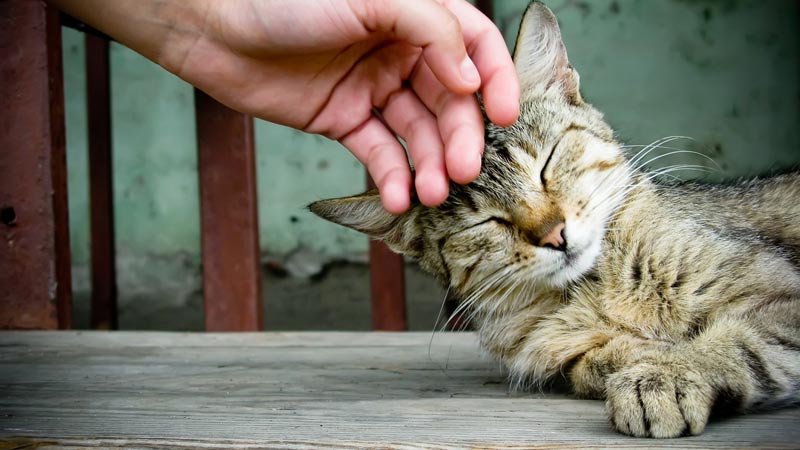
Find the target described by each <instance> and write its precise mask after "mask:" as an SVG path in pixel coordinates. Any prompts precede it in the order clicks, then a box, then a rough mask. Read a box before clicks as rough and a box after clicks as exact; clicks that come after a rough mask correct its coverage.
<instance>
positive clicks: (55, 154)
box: [0, 0, 72, 329]
mask: <svg viewBox="0 0 800 450" xmlns="http://www.w3.org/2000/svg"><path fill="white" fill-rule="evenodd" d="M0 55H2V58H0V105H2V108H0V116H1V117H2V118H0V149H2V150H0V239H1V241H0V286H2V289H0V328H23V329H28V328H69V327H70V325H71V322H72V282H71V279H70V276H71V275H70V250H69V220H68V216H67V167H66V164H67V162H66V153H65V134H64V133H65V132H64V92H63V75H62V66H61V26H60V23H59V16H58V13H57V12H56V11H55V10H54V9H53V8H51V7H48V6H47V4H46V3H44V2H43V1H40V0H37V1H27V0H8V1H3V2H0Z"/></svg>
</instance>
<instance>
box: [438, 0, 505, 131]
mask: <svg viewBox="0 0 800 450" xmlns="http://www.w3.org/2000/svg"><path fill="white" fill-rule="evenodd" d="M445 6H447V8H448V9H450V11H452V12H453V14H454V15H455V16H456V17H457V18H458V20H459V22H460V23H461V28H462V33H463V39H464V42H465V44H466V47H467V50H468V51H469V54H470V56H471V57H472V60H473V61H474V62H475V65H476V66H477V68H478V71H479V72H480V74H481V80H482V85H481V92H482V94H483V104H484V107H485V108H486V115H487V116H488V117H489V120H491V121H492V122H494V123H496V124H497V125H500V126H509V125H511V124H513V123H514V122H515V121H516V120H517V117H518V116H519V98H520V86H519V79H518V77H517V71H516V69H515V68H514V62H513V61H512V60H511V55H510V54H509V52H508V48H507V47H506V43H505V40H504V39H503V35H502V34H500V30H498V29H497V27H496V26H495V25H494V23H493V22H492V21H491V20H489V18H488V17H486V16H485V15H484V14H483V13H482V12H480V11H479V10H478V9H477V8H475V7H474V6H472V5H471V4H469V3H467V2H465V1H463V0H448V1H445Z"/></svg>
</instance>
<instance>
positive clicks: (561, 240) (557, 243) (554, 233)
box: [539, 222, 567, 251]
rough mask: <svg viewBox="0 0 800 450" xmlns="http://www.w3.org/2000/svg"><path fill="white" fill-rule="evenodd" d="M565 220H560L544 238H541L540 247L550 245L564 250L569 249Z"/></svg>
mask: <svg viewBox="0 0 800 450" xmlns="http://www.w3.org/2000/svg"><path fill="white" fill-rule="evenodd" d="M565 227H566V225H565V224H564V222H559V223H557V224H556V225H555V226H553V228H551V229H550V231H548V232H547V234H545V235H544V237H543V238H542V239H540V240H539V246H540V247H550V248H554V249H556V250H561V251H564V250H566V249H567V238H566V237H564V228H565Z"/></svg>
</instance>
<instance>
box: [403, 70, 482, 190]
mask: <svg viewBox="0 0 800 450" xmlns="http://www.w3.org/2000/svg"><path fill="white" fill-rule="evenodd" d="M411 85H412V86H413V88H414V91H415V92H416V94H417V95H418V96H419V98H420V100H422V102H423V103H424V104H425V106H426V107H427V108H428V109H429V110H430V111H431V112H433V114H434V115H435V116H436V118H437V123H438V129H439V133H440V135H441V136H442V140H443V142H444V153H445V166H446V168H447V174H448V176H449V177H450V178H451V179H452V180H453V181H455V182H457V183H461V184H467V183H469V182H471V181H474V180H475V178H477V177H478V174H479V173H480V169H481V156H482V155H483V144H484V142H483V130H484V128H483V117H482V116H481V112H480V108H479V106H478V102H477V100H476V98H475V97H474V96H472V95H456V94H454V93H452V92H450V91H448V90H447V89H446V88H445V87H444V86H442V84H441V83H439V81H438V79H436V77H435V75H433V72H432V70H431V69H430V68H429V67H428V66H427V65H426V64H421V65H419V66H418V68H417V71H416V72H415V74H414V75H413V77H412V79H411Z"/></svg>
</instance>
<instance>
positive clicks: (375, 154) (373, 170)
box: [339, 117, 411, 214]
mask: <svg viewBox="0 0 800 450" xmlns="http://www.w3.org/2000/svg"><path fill="white" fill-rule="evenodd" d="M339 142H341V143H342V145H344V146H345V147H347V148H348V149H349V150H350V152H351V153H353V155H355V157H356V158H358V160H359V161H361V163H362V164H364V165H365V166H367V170H368V171H369V174H370V176H371V177H372V179H373V180H374V181H375V185H376V186H377V187H378V192H380V195H381V202H382V203H383V207H384V209H386V210H387V211H389V212H390V213H392V214H400V213H402V212H404V211H406V210H407V209H408V208H409V206H410V205H411V198H410V195H409V191H410V190H411V171H410V170H409V168H408V159H407V158H406V152H405V150H404V149H403V147H402V146H401V145H400V143H399V142H398V141H397V139H396V138H395V136H394V134H393V133H392V132H390V131H389V130H388V129H387V128H386V126H384V124H383V123H381V121H380V120H378V119H377V118H376V117H370V118H369V119H367V121H365V122H364V123H363V124H361V126H359V127H358V128H356V129H354V130H353V131H351V132H350V133H348V134H347V135H345V136H344V137H343V138H341V139H340V140H339Z"/></svg>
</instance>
